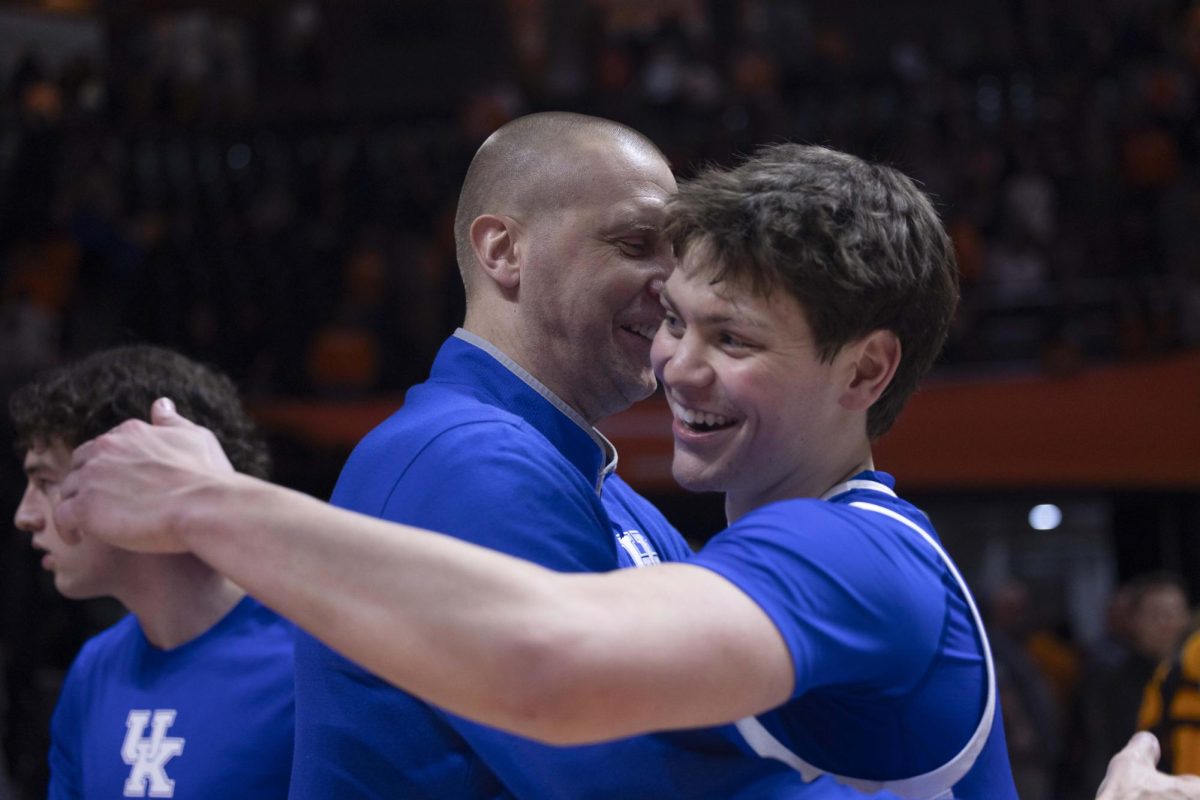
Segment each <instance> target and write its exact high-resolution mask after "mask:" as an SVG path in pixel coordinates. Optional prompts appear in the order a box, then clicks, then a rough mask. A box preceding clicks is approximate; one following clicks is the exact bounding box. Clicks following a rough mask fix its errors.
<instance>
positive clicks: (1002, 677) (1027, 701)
mask: <svg viewBox="0 0 1200 800" xmlns="http://www.w3.org/2000/svg"><path fill="white" fill-rule="evenodd" d="M987 622H988V637H989V639H990V641H991V645H992V655H993V656H994V657H995V661H996V684H997V687H998V691H999V693H1000V703H1001V706H1002V707H1003V708H1004V732H1005V736H1006V738H1007V739H1008V756H1009V760H1010V762H1011V763H1012V769H1013V780H1014V781H1015V782H1016V786H1017V794H1018V795H1019V796H1020V797H1021V798H1022V800H1053V798H1054V797H1055V796H1056V795H1055V785H1054V782H1055V777H1056V772H1057V769H1058V761H1059V758H1060V756H1061V754H1062V749H1063V739H1062V730H1063V725H1062V720H1063V716H1064V712H1063V708H1062V707H1060V704H1059V702H1058V699H1057V697H1056V695H1055V691H1054V686H1053V684H1052V683H1051V681H1050V679H1049V678H1048V677H1047V675H1046V674H1045V673H1044V672H1043V670H1042V668H1041V666H1040V665H1039V664H1038V662H1037V661H1036V660H1035V659H1034V657H1033V654H1032V653H1031V652H1030V649H1029V645H1030V640H1031V637H1032V636H1033V635H1034V633H1035V632H1036V631H1037V628H1038V625H1037V621H1036V620H1035V618H1034V613H1033V606H1032V602H1031V597H1030V592H1029V587H1028V586H1026V585H1025V584H1024V583H1022V582H1021V581H1018V580H1010V581H1007V582H1006V583H1004V584H1002V585H1001V586H999V587H997V588H996V589H995V590H994V591H993V592H991V593H990V595H989V597H988V603H987Z"/></svg>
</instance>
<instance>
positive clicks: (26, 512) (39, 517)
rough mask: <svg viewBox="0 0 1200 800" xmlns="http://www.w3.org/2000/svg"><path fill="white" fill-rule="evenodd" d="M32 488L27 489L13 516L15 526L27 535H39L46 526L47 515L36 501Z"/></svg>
mask: <svg viewBox="0 0 1200 800" xmlns="http://www.w3.org/2000/svg"><path fill="white" fill-rule="evenodd" d="M32 495H33V489H32V487H27V488H26V489H25V494H24V495H23V496H22V497H21V503H20V505H18V506H17V511H16V513H15V514H14V515H13V524H14V525H16V526H17V528H19V529H20V530H23V531H25V532H26V533H37V532H38V531H40V530H41V529H42V528H43V527H45V525H46V514H45V512H44V511H43V510H42V508H41V504H40V503H37V502H35V501H34V498H33V496H32Z"/></svg>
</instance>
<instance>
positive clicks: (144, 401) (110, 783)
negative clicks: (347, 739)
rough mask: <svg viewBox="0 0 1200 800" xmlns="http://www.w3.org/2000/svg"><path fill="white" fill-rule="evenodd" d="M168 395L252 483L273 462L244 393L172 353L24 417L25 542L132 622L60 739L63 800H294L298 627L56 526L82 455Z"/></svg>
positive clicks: (54, 765) (79, 377)
mask: <svg viewBox="0 0 1200 800" xmlns="http://www.w3.org/2000/svg"><path fill="white" fill-rule="evenodd" d="M164 393H167V394H170V395H171V396H172V397H174V398H175V400H176V402H177V403H178V404H179V407H180V408H187V409H188V410H189V411H190V413H191V414H193V415H195V417H196V418H197V419H203V420H205V425H206V426H208V427H210V428H211V429H212V430H213V432H214V433H215V434H216V436H217V438H218V439H219V440H220V441H221V443H222V445H223V447H224V448H225V451H226V453H228V455H229V458H230V460H231V461H232V463H234V464H236V465H237V467H238V469H239V470H242V471H245V472H246V473H248V474H252V475H257V476H259V477H264V478H265V477H267V472H268V469H269V457H268V454H267V450H266V447H265V445H264V443H263V442H262V440H261V439H260V438H259V437H258V435H257V434H256V433H255V430H254V426H253V425H252V423H251V422H250V420H249V418H248V417H247V416H246V413H245V411H244V410H243V409H242V406H241V403H240V402H239V400H238V396H237V391H236V389H235V388H234V385H233V383H232V381H230V380H229V378H227V377H226V376H224V375H221V374H218V373H216V372H214V371H212V370H210V369H208V368H207V367H204V366H202V365H200V364H197V363H195V362H192V361H189V360H188V359H186V358H184V357H183V356H181V355H179V354H177V353H174V352H171V351H169V350H164V349H161V348H156V347H147V346H133V347H121V348H115V349H111V350H106V351H103V352H99V353H96V354H94V355H92V356H90V357H87V358H85V359H83V360H81V361H79V362H77V363H74V364H70V365H68V366H66V367H63V368H60V369H58V370H55V371H52V372H49V373H47V374H45V375H43V376H41V377H40V378H38V379H36V380H34V381H33V382H32V383H30V384H28V385H26V386H24V387H22V388H21V389H19V390H18V391H17V392H16V393H15V394H14V395H13V396H12V398H11V401H10V412H11V415H12V418H13V422H14V423H15V428H16V431H17V441H16V449H17V452H18V455H20V456H21V457H22V458H23V459H24V465H25V473H26V475H27V477H28V485H27V486H26V489H25V494H24V496H23V497H22V499H21V503H20V505H19V506H18V507H17V511H16V515H15V522H16V525H17V527H18V528H20V529H21V530H23V531H25V532H26V533H29V534H31V535H32V544H33V546H34V547H35V548H37V549H38V550H42V551H44V552H45V556H44V558H43V559H42V565H43V566H44V567H45V568H46V569H48V570H50V571H51V572H52V573H53V574H54V584H55V587H56V588H57V589H58V591H59V592H61V593H62V594H63V595H64V596H66V597H70V598H74V599H85V598H92V597H101V596H108V597H115V598H116V599H117V600H119V601H120V602H121V603H122V604H123V605H124V606H125V607H126V608H127V609H129V611H130V612H131V613H130V615H129V616H127V617H125V618H124V619H123V620H121V621H120V622H118V623H117V624H116V625H114V626H112V627H111V628H109V629H108V630H106V631H104V632H102V633H100V634H99V635H98V636H96V637H94V638H93V639H91V640H90V641H88V642H87V644H85V645H84V647H83V650H82V651H81V652H80V654H79V655H78V657H77V658H76V659H75V662H74V663H73V664H72V666H71V670H70V672H69V673H68V675H67V679H66V682H65V683H64V685H63V689H62V693H61V695H60V698H59V702H58V707H57V709H56V711H55V714H54V720H53V723H52V729H51V751H50V769H51V777H50V797H51V798H52V800H74V799H75V798H93V797H95V798H99V797H105V798H108V797H114V796H116V797H120V796H124V797H146V796H150V797H176V798H211V797H217V796H222V797H225V798H239V797H245V798H251V797H253V798H269V797H280V798H282V797H286V796H287V786H288V776H289V774H290V771H291V756H292V739H293V731H292V727H293V700H292V697H293V687H292V681H293V677H292V638H293V631H294V629H293V628H292V626H291V625H290V624H289V623H287V622H286V621H284V620H283V619H281V618H280V617H278V616H277V615H276V614H274V613H273V612H271V611H269V610H268V609H266V608H264V607H263V606H261V605H260V604H259V603H257V602H256V601H255V600H253V599H252V598H250V597H248V596H247V595H246V593H245V592H244V591H242V589H240V588H239V587H238V586H237V585H235V584H234V583H233V582H231V581H230V580H228V579H226V578H225V577H223V576H221V575H219V574H217V573H216V572H214V571H213V570H212V569H211V568H209V567H208V566H207V565H205V564H204V563H203V562H201V561H200V560H199V559H197V558H195V557H192V556H189V555H173V556H164V555H145V554H136V553H130V552H128V551H124V550H118V549H116V548H114V547H112V546H110V545H108V544H105V543H104V542H102V541H100V540H98V539H95V538H93V537H90V536H72V535H69V534H67V533H66V532H64V531H60V530H59V529H58V527H57V526H56V525H55V524H54V515H53V510H54V506H55V504H56V502H57V501H58V497H59V488H60V483H61V480H62V478H63V477H64V476H65V475H66V473H67V472H68V471H69V469H70V465H71V450H72V448H74V447H75V446H76V445H77V444H79V443H80V442H83V441H86V440H88V439H90V438H92V437H94V436H96V435H98V434H100V433H103V432H104V431H106V430H108V429H109V428H111V427H113V426H114V425H116V424H119V423H121V422H124V421H125V420H127V419H135V418H136V419H147V418H148V415H149V411H150V405H151V403H152V402H153V401H154V399H155V398H156V397H159V396H162V395H163V394H164Z"/></svg>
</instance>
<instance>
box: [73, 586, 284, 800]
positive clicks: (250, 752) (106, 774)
mask: <svg viewBox="0 0 1200 800" xmlns="http://www.w3.org/2000/svg"><path fill="white" fill-rule="evenodd" d="M293 637H294V629H293V627H292V626H291V624H290V623H288V622H286V621H284V620H282V619H281V618H279V617H278V616H276V615H275V614H274V613H273V612H271V611H269V610H268V609H266V608H264V607H263V606H261V605H259V604H258V603H257V602H255V601H254V600H252V599H250V598H249V597H247V598H244V599H243V600H242V601H241V602H240V603H238V605H237V606H235V607H234V608H233V609H232V610H231V611H230V612H229V613H228V614H227V615H225V617H224V618H223V619H222V620H221V621H220V622H218V623H217V624H216V625H215V626H213V627H212V628H211V629H209V630H208V631H207V632H205V633H204V634H202V635H201V636H199V637H197V638H196V639H193V640H192V641H190V642H188V643H187V644H184V645H181V646H180V647H177V648H173V649H171V650H160V649H158V648H156V647H154V646H153V645H151V644H150V642H149V641H147V639H146V637H145V635H144V634H143V633H142V630H141V628H140V627H139V626H138V624H137V620H136V619H135V618H134V617H133V616H127V617H125V618H124V619H122V620H121V621H120V622H118V623H117V624H116V625H114V626H112V627H111V628H109V629H108V630H106V631H104V632H103V633H100V634H99V635H98V636H95V637H94V638H92V639H91V640H89V641H88V642H87V643H86V644H85V645H84V647H83V649H82V650H81V651H80V653H79V656H78V657H76V659H75V662H74V663H73V664H72V665H71V669H70V672H69V673H68V674H67V679H66V682H65V683H64V684H63V689H62V693H61V695H60V697H59V701H58V707H57V709H56V710H55V712H54V719H53V722H52V726H51V750H50V793H49V797H50V800H82V799H83V798H97V799H98V798H112V797H122V796H123V794H124V789H125V782H126V780H127V779H129V778H130V777H131V776H133V775H135V773H137V767H136V763H137V762H136V760H135V762H134V764H129V763H126V761H125V759H124V758H123V757H122V751H123V749H126V751H128V748H124V747H123V746H124V745H125V744H126V737H127V731H128V730H129V728H130V726H129V725H127V721H128V720H130V718H131V712H134V713H136V712H138V711H142V712H144V713H145V715H146V717H147V718H148V719H147V724H146V725H145V726H144V727H142V726H138V725H136V724H135V725H134V726H133V727H135V728H138V730H136V731H135V734H134V735H135V738H136V740H137V741H138V742H140V743H141V746H142V747H147V746H150V744H151V743H152V742H153V741H154V740H153V735H152V732H153V718H154V715H155V714H156V713H157V714H159V715H162V714H163V712H169V711H173V712H174V719H173V721H171V724H170V726H169V727H166V728H164V729H163V732H162V736H161V737H160V738H159V742H160V743H159V748H160V749H159V750H158V751H156V752H157V753H158V755H159V756H160V757H159V758H157V759H156V758H155V757H154V756H155V754H154V753H150V754H147V756H148V760H149V762H150V763H153V764H154V765H155V768H154V769H148V770H147V771H145V772H143V773H142V775H141V779H139V780H136V781H135V783H136V784H137V785H140V787H141V789H142V791H144V792H145V794H144V795H137V794H136V793H134V794H128V795H126V796H147V797H150V796H154V795H153V794H151V790H152V789H153V788H154V787H153V786H152V784H151V780H152V778H151V774H152V773H153V777H154V778H157V779H166V780H168V781H174V788H173V794H171V795H170V796H172V797H174V798H176V800H212V798H222V800H240V799H241V798H244V799H245V800H264V798H284V797H287V791H288V777H289V775H290V773H291V767H292V731H293V714H292V712H293V701H292V698H293V689H292V641H293ZM180 739H181V740H182V741H181V742H177V743H176V744H175V745H174V749H177V750H178V751H179V752H178V754H177V755H171V756H169V757H166V758H162V757H161V755H162V754H165V753H167V752H168V751H167V750H166V749H164V748H165V747H167V746H171V745H170V743H171V741H172V740H180ZM164 743H165V744H164ZM160 796H161V795H160Z"/></svg>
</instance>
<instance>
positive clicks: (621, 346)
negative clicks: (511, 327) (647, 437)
mask: <svg viewBox="0 0 1200 800" xmlns="http://www.w3.org/2000/svg"><path fill="white" fill-rule="evenodd" d="M574 163H575V171H572V172H571V174H570V175H566V176H563V177H561V178H560V181H566V182H571V181H572V180H573V178H572V176H578V175H580V174H582V175H586V180H584V179H580V180H577V181H575V183H576V185H575V186H574V189H575V191H574V194H573V195H572V197H573V199H572V200H571V201H570V202H569V203H564V204H563V205H562V206H561V207H559V208H557V209H553V210H547V213H546V215H545V216H544V217H542V218H540V219H537V220H533V221H532V223H531V225H530V226H529V230H530V235H531V239H530V243H529V250H528V254H529V256H530V261H529V264H528V266H529V269H528V270H527V271H526V272H524V273H523V275H522V287H521V291H522V293H523V297H522V301H523V305H522V309H521V313H522V314H523V315H525V316H526V319H525V320H524V322H525V326H526V330H527V334H526V337H524V338H525V339H526V340H527V341H528V342H529V343H530V345H531V348H532V350H533V352H532V353H531V356H532V358H531V360H532V361H533V362H534V363H535V365H536V366H535V368H534V369H531V370H530V371H531V372H532V373H533V374H534V375H535V376H536V377H538V379H539V380H541V381H543V382H544V383H546V384H547V386H549V387H550V388H551V390H552V391H554V392H555V393H556V394H558V395H559V396H560V397H562V398H563V399H564V400H565V401H566V402H567V403H568V404H569V405H571V406H572V407H573V408H575V409H576V410H577V411H578V412H579V413H580V414H581V415H582V416H583V417H584V418H585V419H587V420H588V421H589V422H594V421H595V420H597V419H599V418H601V417H604V416H607V415H609V414H613V413H616V412H618V411H621V410H623V409H624V408H627V407H628V406H629V405H631V404H632V403H634V402H636V401H637V400H641V399H643V398H645V397H647V396H649V395H650V394H651V393H653V391H654V389H655V386H656V382H655V379H654V375H653V372H652V371H651V369H650V343H651V340H652V338H653V333H654V330H655V329H656V328H657V326H658V323H659V322H660V320H661V318H662V311H661V308H660V306H659V303H658V299H657V291H658V289H659V287H660V286H661V283H662V281H664V280H665V279H666V277H667V276H668V275H669V274H670V271H671V269H672V268H673V266H674V262H673V259H672V256H671V253H670V247H669V244H667V243H666V242H665V240H664V239H663V237H662V234H661V229H662V222H663V207H664V205H665V203H666V200H667V197H668V196H669V193H670V192H671V191H672V190H673V189H674V178H673V176H672V175H671V173H670V169H669V168H668V167H667V165H666V164H665V163H664V162H662V160H661V158H659V157H658V156H657V154H651V153H648V152H645V151H644V150H641V149H638V148H632V149H631V146H628V145H624V146H620V147H615V148H614V147H611V146H608V147H605V146H600V145H599V144H597V145H595V146H592V147H587V148H582V149H581V150H580V152H578V153H577V154H576V160H575V162H574ZM558 194H559V196H566V195H565V194H564V193H563V192H562V191H560V192H559V193H558Z"/></svg>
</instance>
